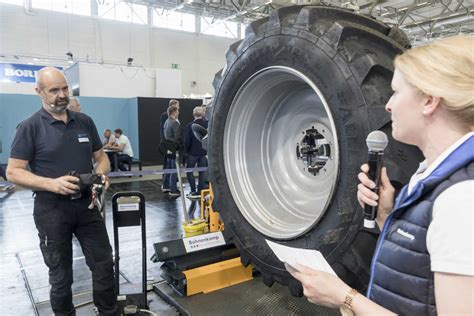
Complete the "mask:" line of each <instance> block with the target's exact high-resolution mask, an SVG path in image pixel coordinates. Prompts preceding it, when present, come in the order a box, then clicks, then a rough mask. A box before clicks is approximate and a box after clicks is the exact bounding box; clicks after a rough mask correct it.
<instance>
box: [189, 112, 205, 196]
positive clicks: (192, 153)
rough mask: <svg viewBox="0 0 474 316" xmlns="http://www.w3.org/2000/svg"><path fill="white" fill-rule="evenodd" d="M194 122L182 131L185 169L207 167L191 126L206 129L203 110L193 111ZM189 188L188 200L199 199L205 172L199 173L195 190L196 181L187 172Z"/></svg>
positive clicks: (203, 153)
mask: <svg viewBox="0 0 474 316" xmlns="http://www.w3.org/2000/svg"><path fill="white" fill-rule="evenodd" d="M193 117H194V121H192V122H190V123H188V124H187V125H186V129H185V131H184V151H185V152H186V154H187V158H186V168H194V167H195V166H196V165H197V167H207V157H206V155H207V152H206V150H205V149H204V148H202V143H201V142H200V141H199V140H198V139H197V138H196V137H195V136H194V133H193V130H192V125H193V124H198V125H200V126H202V127H204V128H206V129H207V124H208V122H207V121H206V120H204V109H203V108H202V107H201V106H197V107H195V108H194V109H193ZM186 176H187V178H188V182H189V186H190V188H191V192H190V193H189V194H188V195H187V197H188V198H190V199H199V198H200V197H201V190H203V189H205V188H207V186H208V185H207V179H206V172H205V171H199V180H198V187H197V190H196V181H195V179H194V173H193V172H187V173H186Z"/></svg>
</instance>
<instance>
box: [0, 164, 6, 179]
mask: <svg viewBox="0 0 474 316" xmlns="http://www.w3.org/2000/svg"><path fill="white" fill-rule="evenodd" d="M0 177H2V178H3V179H5V180H6V179H7V172H6V170H5V168H4V167H3V166H1V165H0Z"/></svg>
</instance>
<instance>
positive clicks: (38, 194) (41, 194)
mask: <svg viewBox="0 0 474 316" xmlns="http://www.w3.org/2000/svg"><path fill="white" fill-rule="evenodd" d="M33 194H34V196H35V197H38V198H45V199H56V200H71V195H70V194H68V195H63V194H57V193H53V192H49V191H33ZM90 197H91V192H90V191H89V190H88V191H85V192H82V194H81V198H79V199H75V200H81V199H87V198H90Z"/></svg>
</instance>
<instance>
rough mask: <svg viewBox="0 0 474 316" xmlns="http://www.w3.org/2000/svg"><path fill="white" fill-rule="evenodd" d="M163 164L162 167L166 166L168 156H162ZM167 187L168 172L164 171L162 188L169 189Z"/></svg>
mask: <svg viewBox="0 0 474 316" xmlns="http://www.w3.org/2000/svg"><path fill="white" fill-rule="evenodd" d="M163 166H164V168H163V169H167V168H168V158H166V155H165V156H164V158H163ZM169 188H170V174H169V173H165V174H164V175H163V189H169Z"/></svg>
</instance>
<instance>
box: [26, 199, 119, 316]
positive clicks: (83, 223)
mask: <svg viewBox="0 0 474 316" xmlns="http://www.w3.org/2000/svg"><path fill="white" fill-rule="evenodd" d="M89 203H90V199H89V198H84V199H78V200H69V199H64V198H58V197H55V196H54V194H50V193H46V192H42V193H38V194H37V195H36V197H35V202H34V212H33V215H34V219H35V224H36V228H37V229H38V236H39V240H40V249H41V252H42V253H43V259H44V262H45V264H46V265H47V266H48V268H49V284H50V285H51V291H50V300H51V307H52V309H53V311H54V314H55V315H57V316H59V315H60V316H62V315H75V308H74V305H73V304H72V291H71V285H72V283H73V271H72V234H74V235H75V236H76V237H77V239H78V240H79V243H80V244H81V248H82V252H83V253H84V256H85V258H86V263H87V265H88V266H89V268H90V270H91V272H92V287H93V299H94V303H95V305H96V307H97V308H98V310H99V313H100V315H116V313H117V295H116V292H115V283H114V272H113V265H114V263H113V259H112V247H111V246H110V242H109V237H108V236H107V230H106V228H105V224H104V222H103V220H102V217H101V215H100V213H99V211H98V210H97V208H94V209H92V210H90V209H88V205H89Z"/></svg>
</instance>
